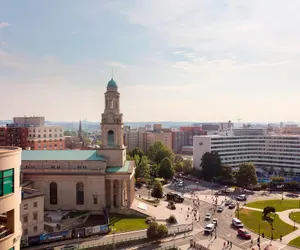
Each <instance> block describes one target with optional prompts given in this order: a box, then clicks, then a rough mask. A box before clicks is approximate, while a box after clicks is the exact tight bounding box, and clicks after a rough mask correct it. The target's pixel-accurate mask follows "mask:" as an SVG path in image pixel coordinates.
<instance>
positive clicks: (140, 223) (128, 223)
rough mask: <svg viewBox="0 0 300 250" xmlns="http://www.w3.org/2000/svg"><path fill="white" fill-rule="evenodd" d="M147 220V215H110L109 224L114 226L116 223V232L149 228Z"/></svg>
mask: <svg viewBox="0 0 300 250" xmlns="http://www.w3.org/2000/svg"><path fill="white" fill-rule="evenodd" d="M145 220H146V217H138V216H133V215H123V214H110V215H109V225H110V226H112V225H113V224H114V228H115V232H116V233H119V232H126V231H134V230H142V229H147V228H148V227H149V225H148V224H147V223H146V222H145Z"/></svg>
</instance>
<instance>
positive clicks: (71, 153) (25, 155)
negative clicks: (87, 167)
mask: <svg viewBox="0 0 300 250" xmlns="http://www.w3.org/2000/svg"><path fill="white" fill-rule="evenodd" d="M22 160H23V161H104V157H103V156H101V155H98V153H97V150H23V151H22Z"/></svg>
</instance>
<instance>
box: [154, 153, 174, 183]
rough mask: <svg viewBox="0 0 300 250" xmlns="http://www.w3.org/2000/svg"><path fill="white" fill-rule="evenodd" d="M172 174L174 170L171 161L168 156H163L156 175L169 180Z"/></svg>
mask: <svg viewBox="0 0 300 250" xmlns="http://www.w3.org/2000/svg"><path fill="white" fill-rule="evenodd" d="M174 174H175V170H174V167H173V164H172V161H171V160H170V159H169V158H168V157H165V158H164V159H163V160H162V161H161V163H160V165H159V170H158V176H159V177H161V178H164V179H166V180H169V179H172V178H173V176H174Z"/></svg>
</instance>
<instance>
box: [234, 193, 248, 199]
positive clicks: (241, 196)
mask: <svg viewBox="0 0 300 250" xmlns="http://www.w3.org/2000/svg"><path fill="white" fill-rule="evenodd" d="M236 199H237V200H238V201H245V200H247V197H246V195H245V194H241V195H239V196H238V197H237V198H236Z"/></svg>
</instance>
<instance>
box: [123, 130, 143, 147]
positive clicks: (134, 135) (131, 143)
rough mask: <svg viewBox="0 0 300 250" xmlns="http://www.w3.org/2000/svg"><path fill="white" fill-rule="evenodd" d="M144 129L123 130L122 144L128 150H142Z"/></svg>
mask: <svg viewBox="0 0 300 250" xmlns="http://www.w3.org/2000/svg"><path fill="white" fill-rule="evenodd" d="M145 131H146V129H145V128H133V129H132V128H130V127H126V128H124V144H125V146H127V149H128V150H131V149H133V148H136V147H139V148H143V142H144V136H143V134H144V133H145Z"/></svg>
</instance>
